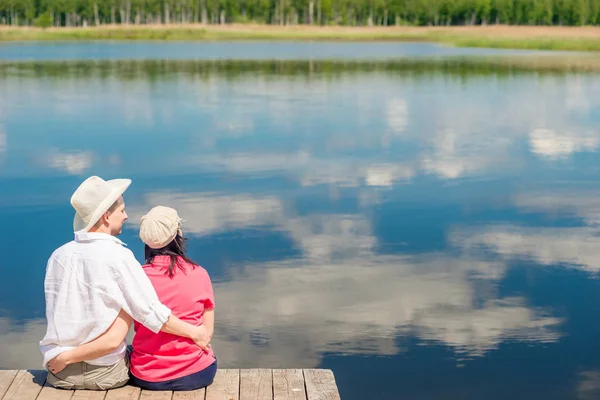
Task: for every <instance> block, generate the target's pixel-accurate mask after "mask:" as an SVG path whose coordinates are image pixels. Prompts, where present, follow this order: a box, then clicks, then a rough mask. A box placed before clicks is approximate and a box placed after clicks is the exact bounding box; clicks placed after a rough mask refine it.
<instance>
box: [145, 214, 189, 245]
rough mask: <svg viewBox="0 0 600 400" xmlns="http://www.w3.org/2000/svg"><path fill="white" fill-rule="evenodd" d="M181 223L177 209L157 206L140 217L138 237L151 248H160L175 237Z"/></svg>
mask: <svg viewBox="0 0 600 400" xmlns="http://www.w3.org/2000/svg"><path fill="white" fill-rule="evenodd" d="M180 224H181V218H179V215H178V214H177V211H176V210H174V209H172V208H170V207H163V206H157V207H154V208H153V209H152V210H150V211H149V212H148V214H146V215H144V216H143V217H142V220H141V222H140V238H141V239H142V242H144V243H145V244H146V245H148V247H150V248H152V249H162V248H163V247H165V246H166V245H168V244H169V243H171V242H172V241H173V239H175V236H177V231H178V230H179V227H180Z"/></svg>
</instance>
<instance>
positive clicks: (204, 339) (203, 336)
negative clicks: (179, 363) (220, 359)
mask: <svg viewBox="0 0 600 400" xmlns="http://www.w3.org/2000/svg"><path fill="white" fill-rule="evenodd" d="M190 339H192V340H193V341H194V343H196V345H198V347H200V348H201V349H202V350H204V351H206V352H207V353H208V351H209V350H210V339H211V337H210V335H209V334H208V331H207V330H206V327H205V326H204V325H200V326H194V327H193V330H192V333H191V335H190Z"/></svg>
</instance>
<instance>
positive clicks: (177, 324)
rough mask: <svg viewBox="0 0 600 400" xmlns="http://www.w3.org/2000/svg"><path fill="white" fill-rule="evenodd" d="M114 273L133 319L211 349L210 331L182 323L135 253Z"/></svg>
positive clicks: (127, 256)
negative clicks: (159, 297) (163, 300)
mask: <svg viewBox="0 0 600 400" xmlns="http://www.w3.org/2000/svg"><path fill="white" fill-rule="evenodd" d="M113 271H114V274H115V275H114V278H115V280H116V282H117V285H118V286H119V288H120V290H121V293H122V294H123V299H122V304H121V307H122V308H123V310H125V311H126V312H127V314H129V315H131V316H132V317H133V319H135V320H136V321H138V322H139V323H140V324H142V325H144V326H145V327H146V328H148V329H150V330H151V331H152V332H154V333H157V332H159V331H163V332H166V333H170V334H173V335H176V336H181V337H185V338H189V339H192V340H193V341H194V342H195V343H196V344H197V345H198V346H199V347H201V348H202V349H204V350H208V346H209V344H208V343H209V342H210V338H209V336H208V333H207V331H206V328H205V327H203V326H194V325H191V324H188V323H187V322H184V321H182V320H180V319H179V318H177V317H176V316H175V315H173V314H172V313H171V310H170V309H169V308H167V307H166V306H165V305H163V304H162V303H161V302H160V300H159V299H158V296H157V295H156V291H155V290H154V287H153V286H152V283H151V282H150V279H149V278H148V276H147V275H146V274H145V273H144V270H143V269H142V266H141V265H140V263H139V262H137V260H136V259H135V257H134V256H133V253H131V252H130V251H129V250H125V252H124V259H123V261H122V262H121V263H120V264H119V265H117V266H116V268H114V269H113Z"/></svg>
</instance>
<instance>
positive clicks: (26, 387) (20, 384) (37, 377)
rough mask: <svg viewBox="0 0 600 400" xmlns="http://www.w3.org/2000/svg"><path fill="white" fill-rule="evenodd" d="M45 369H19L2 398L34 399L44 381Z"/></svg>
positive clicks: (4, 399)
mask: <svg viewBox="0 0 600 400" xmlns="http://www.w3.org/2000/svg"><path fill="white" fill-rule="evenodd" d="M46 375H48V372H47V371H41V370H31V371H25V370H20V371H19V372H17V375H16V376H15V379H14V380H13V382H12V383H11V385H10V387H9V388H8V390H7V391H6V393H5V394H4V397H2V400H35V399H36V398H37V396H38V394H40V392H41V391H42V386H44V383H46Z"/></svg>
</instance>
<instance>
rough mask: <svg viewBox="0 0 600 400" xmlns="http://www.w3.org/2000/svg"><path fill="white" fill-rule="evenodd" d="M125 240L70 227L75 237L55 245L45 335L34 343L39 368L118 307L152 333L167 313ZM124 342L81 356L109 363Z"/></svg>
mask: <svg viewBox="0 0 600 400" xmlns="http://www.w3.org/2000/svg"><path fill="white" fill-rule="evenodd" d="M124 246H125V243H123V242H122V241H120V240H119V239H117V238H116V237H114V236H111V235H108V234H105V233H97V232H96V233H88V232H83V231H80V232H75V240H74V241H72V242H69V243H67V244H65V245H64V246H61V247H59V248H58V249H57V250H56V251H55V252H54V253H53V254H52V256H51V257H50V259H49V260H48V265H47V267H46V279H45V281H44V291H45V293H46V318H47V320H48V327H47V330H46V336H44V338H43V339H42V341H41V342H40V350H41V352H42V354H43V356H44V363H43V367H44V368H46V364H47V363H48V361H50V360H52V359H53V358H54V357H56V356H57V355H59V354H60V353H62V352H64V351H66V350H69V349H73V348H75V347H77V346H79V345H80V344H83V343H87V342H90V341H92V340H94V339H96V338H97V337H98V336H100V335H101V334H102V333H104V332H105V331H106V330H107V329H108V328H109V327H110V326H111V325H112V323H113V322H114V321H115V319H116V318H117V315H118V314H119V311H120V310H121V309H123V310H124V311H125V312H126V313H127V314H129V315H131V317H132V318H133V319H135V320H136V321H138V322H139V323H140V324H142V325H144V326H145V327H146V328H148V329H150V330H151V331H153V332H155V333H156V332H158V331H160V329H161V327H162V326H163V324H164V323H165V322H167V320H168V319H169V316H170V315H171V310H170V309H169V308H167V307H166V306H164V305H163V304H162V303H161V302H160V301H159V300H158V296H157V295H156V291H155V290H154V287H153V286H152V284H151V283H150V279H148V277H147V276H146V274H145V273H144V271H143V269H142V266H141V265H140V263H139V262H138V261H137V260H136V259H135V257H134V255H133V253H132V252H131V250H129V249H127V248H125V247H124ZM125 352H126V343H125V341H123V343H121V345H120V346H119V348H118V349H117V350H115V351H113V352H112V353H110V354H108V355H106V356H103V357H100V358H96V359H94V360H86V362H87V363H89V364H94V365H112V364H115V363H116V362H118V361H120V360H121V359H123V358H124V357H125Z"/></svg>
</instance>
